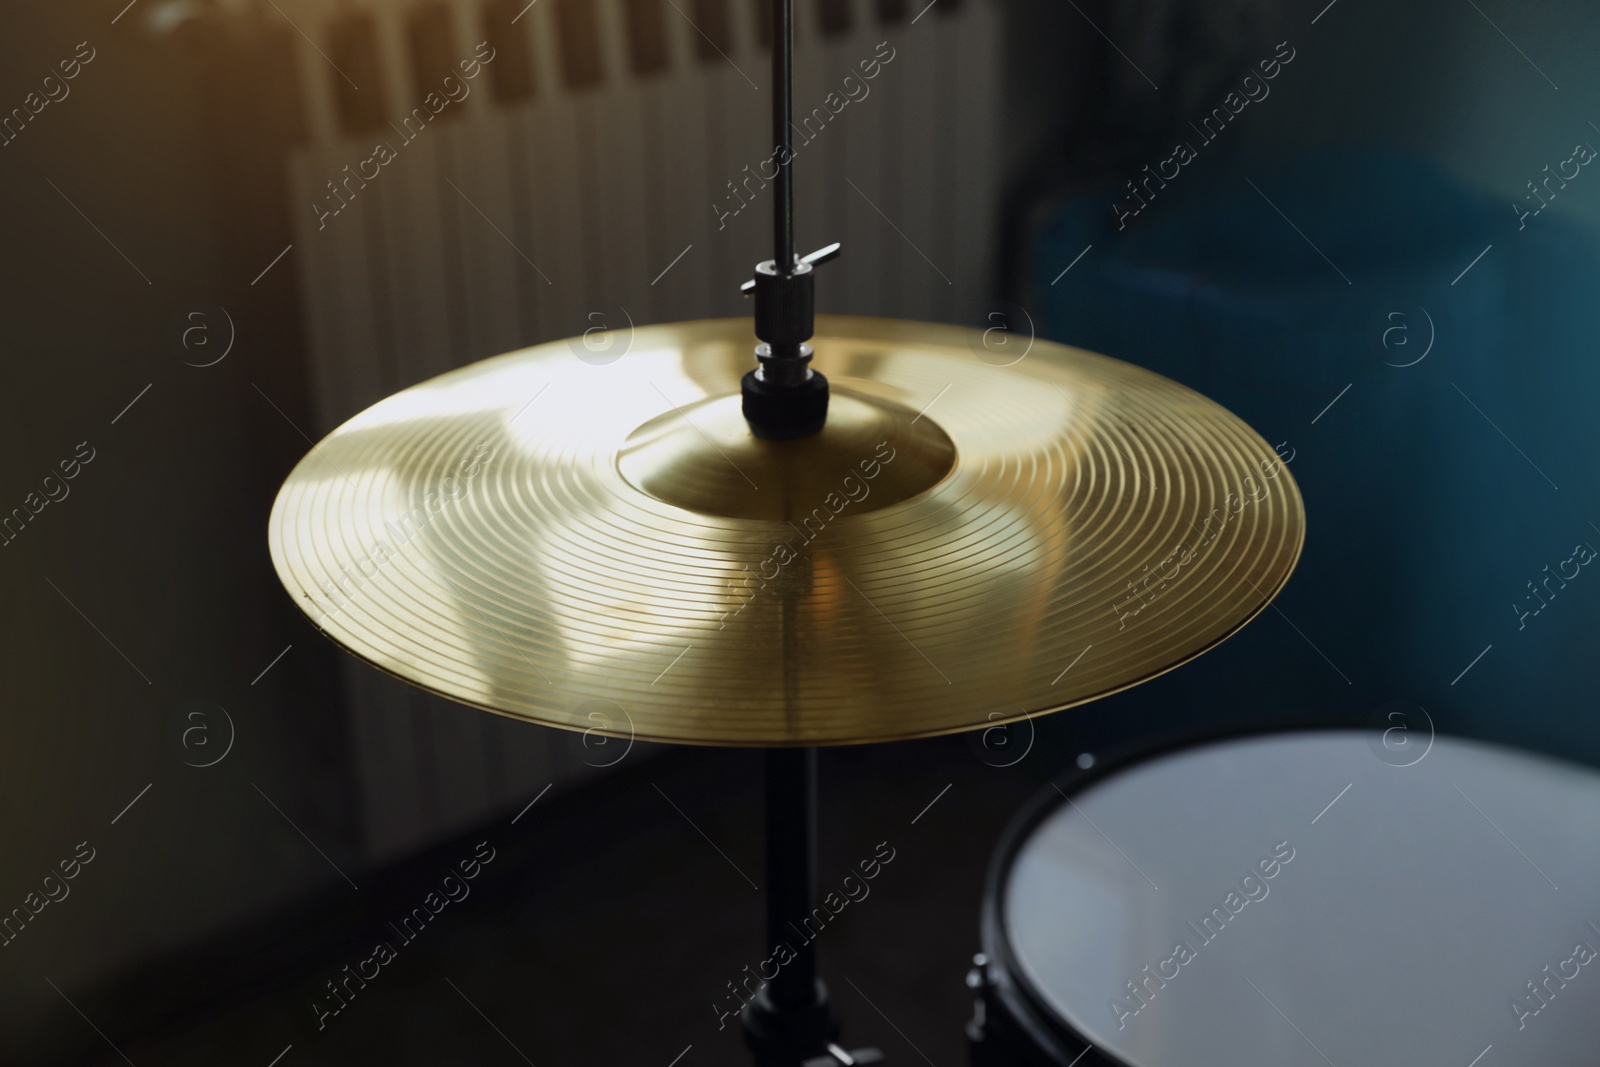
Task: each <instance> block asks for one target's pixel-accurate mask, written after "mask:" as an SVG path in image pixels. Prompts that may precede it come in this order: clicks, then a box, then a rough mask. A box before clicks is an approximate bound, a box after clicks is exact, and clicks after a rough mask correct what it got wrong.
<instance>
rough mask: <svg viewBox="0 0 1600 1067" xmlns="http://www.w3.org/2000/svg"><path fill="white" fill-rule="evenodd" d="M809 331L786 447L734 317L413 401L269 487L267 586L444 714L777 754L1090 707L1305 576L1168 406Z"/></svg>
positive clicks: (1193, 405) (1152, 395)
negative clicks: (824, 391) (771, 432)
mask: <svg viewBox="0 0 1600 1067" xmlns="http://www.w3.org/2000/svg"><path fill="white" fill-rule="evenodd" d="M818 334H819V336H818V337H817V338H815V339H814V340H813V342H812V344H813V346H814V347H815V349H816V359H815V363H814V366H816V367H817V369H819V370H821V371H822V372H823V373H825V374H826V375H827V376H828V379H829V381H830V382H831V384H832V389H833V399H832V406H831V407H830V410H829V418H828V422H827V425H826V427H825V428H824V430H823V431H822V432H821V433H820V434H817V435H815V436H813V437H809V438H802V439H799V440H793V441H781V442H774V441H763V440H760V439H757V438H755V437H754V436H752V435H751V434H750V432H749V430H748V428H747V427H746V426H745V423H744V421H743V418H742V416H741V415H740V406H739V377H740V375H741V374H743V373H744V372H745V371H746V370H747V369H748V368H749V367H750V366H751V365H752V360H751V354H750V353H751V349H752V345H753V343H754V337H753V335H752V334H751V327H750V323H749V321H748V320H747V319H728V320H715V321H706V322H693V323H684V324H676V325H668V326H655V327H648V328H641V329H638V330H636V331H634V333H633V334H632V343H631V349H630V350H629V351H628V352H627V354H626V355H625V356H623V357H622V358H621V359H618V360H616V361H615V362H612V363H610V364H608V365H604V366H600V365H594V364H593V363H591V362H586V361H584V360H581V359H579V358H577V357H576V356H575V355H574V352H575V351H579V350H581V348H577V349H575V348H574V347H573V346H571V345H569V344H568V343H565V342H557V343H553V344H546V345H540V346H537V347H534V348H528V349H524V350H522V351H519V352H512V353H508V354H506V355H502V356H497V357H495V358H493V359H487V360H484V361H482V362H479V363H475V364H472V365H470V366H466V367H462V368H460V369H458V370H455V371H451V372H450V373H448V374H444V375H441V376H439V377H438V378H434V379H433V380H431V381H427V382H423V383H422V384H420V385H417V386H413V387H412V388H410V389H406V390H404V391H403V392H400V393H397V394H396V395H394V396H392V397H389V398H388V399H386V400H384V401H382V402H380V403H378V404H375V405H374V406H373V407H371V408H369V409H367V410H366V411H364V412H362V413H361V414H360V415H357V416H356V417H355V418H353V419H351V420H350V421H349V422H347V423H345V424H344V425H343V426H341V427H339V428H338V429H337V430H335V431H334V432H333V433H331V434H329V435H328V436H327V437H326V438H325V439H323V440H322V442H320V443H319V444H318V445H317V446H316V447H315V448H314V449H313V450H312V452H311V453H310V454H308V455H307V456H306V457H305V458H304V459H303V460H302V461H301V462H300V464H299V465H298V466H297V467H296V468H295V469H294V471H293V472H292V473H291V474H290V475H289V477H288V479H287V480H286V481H285V483H284V485H283V488H282V490H281V491H280V492H279V494H278V498H277V501H276V503H275V504H274V507H273V510H272V519H271V527H270V535H269V536H270V544H271V550H272V560H273V564H274V566H275V567H276V568H277V571H278V575H279V577H280V578H281V579H282V581H283V583H284V585H285V586H286V587H287V588H288V590H289V591H290V593H291V594H292V595H293V596H294V598H295V601H296V603H298V604H299V605H300V607H301V608H302V609H303V610H304V611H305V612H306V613H307V615H309V616H310V617H311V618H312V619H313V620H314V621H315V622H316V623H317V625H318V627H319V628H320V629H321V630H322V631H323V632H324V633H326V634H327V635H328V636H329V637H331V638H332V639H333V640H334V641H336V642H337V643H338V644H340V645H341V646H343V647H344V648H345V649H347V650H348V651H350V652H351V653H353V654H354V655H356V656H358V657H360V658H361V659H363V660H365V661H367V662H368V663H371V664H372V665H374V666H376V667H378V668H380V669H382V670H384V671H387V672H388V673H390V674H392V675H395V676H396V677H398V678H401V679H402V680H404V681H406V682H409V683H411V684H412V685H415V686H418V687H420V688H422V689H425V690H428V691H430V692H434V693H438V694H440V695H442V696H446V697H449V698H450V699H452V700H456V701H459V702H461V703H463V704H468V705H471V706H473V707H477V708H482V709H484V710H487V711H493V712H497V713H500V714H503V715H509V716H512V717H515V718H519V719H526V720H528V721H530V722H537V723H542V724H544V725H547V726H558V727H562V728H565V729H573V730H591V729H592V730H595V731H596V732H599V733H605V734H610V735H614V736H633V737H637V738H639V739H641V740H650V741H668V742H680V743H691V744H705V745H744V746H783V745H834V744H852V743H861V742H871V741H888V740H895V739H900V738H910V737H923V736H929V735H933V734H941V733H949V732H954V731H961V730H971V729H974V728H978V727H986V726H992V725H996V724H1000V723H1003V722H1010V721H1013V720H1018V719H1021V718H1023V717H1024V716H1025V715H1033V714H1038V713H1041V712H1048V711H1056V710H1060V709H1062V708H1066V707H1070V706H1072V705H1074V704H1080V703H1083V702H1084V701H1088V700H1093V699H1095V698H1096V697H1101V696H1105V695H1107V694H1109V693H1113V692H1116V691H1118V690H1120V689H1124V688H1127V687H1128V686H1131V685H1134V684H1136V683H1138V682H1141V681H1144V680H1146V679H1149V678H1152V677H1154V676H1156V675H1158V674H1161V673H1163V672H1165V671H1167V670H1170V669H1172V668H1173V667H1176V666H1177V665H1179V664H1181V663H1183V662H1185V661H1186V660H1189V659H1191V658H1193V657H1195V656H1197V655H1199V654H1200V653H1201V652H1204V651H1205V650H1206V649H1208V648H1210V647H1212V646H1213V645H1215V644H1217V643H1218V642H1219V641H1221V640H1223V639H1224V638H1226V637H1227V636H1228V635H1230V634H1231V633H1233V632H1234V631H1235V630H1237V629H1238V628H1239V627H1240V626H1242V625H1244V623H1245V622H1247V621H1248V620H1249V619H1250V618H1252V617H1253V616H1254V615H1255V614H1256V613H1257V612H1259V611H1261V610H1262V609H1263V608H1264V607H1265V606H1266V604H1267V602H1268V601H1269V600H1271V598H1272V597H1273V596H1275V595H1276V594H1277V592H1278V591H1279V590H1280V589H1281V588H1282V587H1283V584H1284V583H1285V582H1286V581H1287V580H1288V578H1289V574H1290V572H1291V571H1293V569H1294V566H1295V563H1296V561H1297V560H1298V559H1299V555H1300V549H1301V544H1302V542H1303V540H1304V533H1305V511H1304V507H1303V505H1302V503H1301V500H1300V493H1299V490H1298V488H1297V487H1296V486H1295V483H1294V480H1293V478H1292V477H1291V476H1290V474H1289V473H1288V470H1287V468H1286V467H1284V466H1283V464H1282V463H1281V462H1280V458H1279V457H1278V456H1277V454H1276V453H1275V452H1274V450H1273V448H1272V447H1271V446H1270V445H1268V444H1267V443H1266V442H1265V441H1263V440H1262V439H1261V437H1260V436H1259V435H1257V434H1256V433H1255V432H1254V431H1253V430H1251V429H1250V427H1249V426H1247V425H1245V424H1244V423H1243V422H1242V421H1240V420H1239V419H1238V418H1237V417H1235V416H1234V415H1232V414H1231V413H1230V412H1228V411H1227V410H1225V409H1223V408H1222V407H1220V406H1219V405H1217V404H1215V403H1213V402H1211V401H1209V400H1207V399H1206V398H1205V397H1202V396H1200V395H1199V394H1197V393H1195V392H1193V391H1191V390H1189V389H1187V388H1185V387H1183V386H1180V385H1178V384H1176V383H1174V382H1172V381H1169V380H1167V379H1165V378H1162V377H1160V376H1158V375H1155V374H1152V373H1150V372H1148V371H1144V370H1141V369H1139V368H1137V367H1133V366H1130V365H1128V364H1125V363H1121V362H1118V361H1116V360H1112V359H1108V358H1106V357H1104V356H1099V355H1095V354H1093V353H1089V352H1084V351H1081V350H1078V349H1073V348H1067V347H1064V346H1061V345H1054V344H1047V343H1045V342H1035V343H1034V344H1033V345H1032V348H1031V350H1030V351H1029V352H1028V353H1027V354H1026V356H1025V358H1023V359H1021V360H1020V361H1018V362H1016V363H1014V364H1012V365H1010V366H1005V367H999V366H994V365H991V364H990V363H989V362H986V361H985V360H984V359H980V358H977V355H976V354H975V353H979V352H983V351H984V350H983V349H982V347H981V346H976V345H973V344H969V342H970V341H972V340H973V339H974V338H975V337H977V336H978V333H977V331H969V330H965V329H961V328H959V327H951V326H930V325H923V324H916V323H906V322H894V321H889V320H882V319H867V318H850V317H840V316H822V317H820V318H819V321H818ZM984 355H986V356H987V353H986V352H985V353H984Z"/></svg>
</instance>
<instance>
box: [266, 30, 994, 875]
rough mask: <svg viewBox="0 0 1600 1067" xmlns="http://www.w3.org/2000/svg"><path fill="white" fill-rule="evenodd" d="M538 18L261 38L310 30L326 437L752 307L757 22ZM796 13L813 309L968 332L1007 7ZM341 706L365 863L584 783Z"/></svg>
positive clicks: (313, 311) (316, 287)
mask: <svg viewBox="0 0 1600 1067" xmlns="http://www.w3.org/2000/svg"><path fill="white" fill-rule="evenodd" d="M524 2H525V0H517V2H506V0H455V2H449V3H446V2H441V0H420V2H417V0H412V2H402V0H347V2H343V3H339V4H332V3H327V2H325V0H320V2H319V0H276V2H275V7H276V8H277V9H279V10H278V12H277V13H273V12H272V11H271V10H268V11H267V12H266V13H265V14H264V15H262V16H260V17H265V18H269V19H270V18H275V17H279V16H280V15H281V16H282V17H285V18H288V19H289V20H290V21H292V22H293V23H294V24H295V27H296V28H297V29H298V30H299V31H300V34H301V35H303V36H297V39H298V40H300V41H301V42H302V44H301V47H300V48H299V53H298V67H299V69H298V72H297V74H298V81H299V84H300V86H301V91H302V95H303V100H304V103H305V106H306V108H307V119H308V125H309V128H310V130H311V142H310V144H309V145H308V146H307V147H305V148H304V149H302V150H301V151H299V152H297V153H296V154H295V155H294V156H293V158H291V159H290V161H289V164H288V165H289V168H290V173H289V178H290V180H289V188H290V190H291V193H290V195H291V198H292V203H291V209H292V217H293V218H294V219H295V220H296V221H295V232H294V235H293V241H294V251H293V254H294V255H295V256H296V257H297V262H298V265H299V271H300V278H301V282H302V287H303V289H302V292H303V300H304V308H305V318H306V321H307V323H308V329H309V333H310V337H309V342H310V351H311V359H312V383H313V392H314V396H315V401H316V411H317V417H318V420H319V423H320V425H319V427H318V430H319V432H326V431H327V430H329V429H331V428H332V427H334V426H335V425H337V424H338V423H340V422H342V421H343V420H345V419H347V418H349V417H350V416H351V415H353V414H355V413H356V412H358V411H360V410H361V409H362V408H364V407H366V406H368V405H369V404H371V403H373V402H374V401H377V400H378V399H380V398H382V397H383V396H386V395H388V394H389V393H392V392H394V391H396V390H398V389H401V388H403V387H405V386H407V385H411V384H413V383H415V382H418V381H421V380H423V379H424V378H428V377H430V376H432V375H435V374H438V373H440V372H442V371H445V370H448V369H450V368H451V367H455V366H459V365H461V364H463V363H466V362H469V361H471V360H476V359H480V358H482V357H485V356H488V355H492V354H494V353H497V352H503V351H506V350H508V349H513V348H518V347H521V346H524V345H528V344H532V343H536V342H540V341H547V340H553V339H557V338H562V337H569V336H573V335H577V334H581V333H582V332H583V331H584V330H585V329H587V328H589V327H590V326H593V325H597V324H599V323H601V322H604V323H605V324H606V325H608V326H610V327H613V328H615V327H619V326H622V325H624V322H623V315H624V312H623V309H625V311H626V315H627V317H630V318H631V319H632V321H633V322H634V323H636V324H638V325H644V324H646V323H651V322H662V321H670V320H677V319H694V318H704V317H713V316H722V315H742V314H748V312H749V306H748V304H746V303H745V302H744V301H743V300H742V299H741V298H740V296H739V294H738V286H739V284H740V283H741V282H742V281H743V280H744V279H745V278H746V277H748V276H749V274H750V271H751V268H752V266H753V265H754V263H755V262H756V261H757V260H759V259H766V258H769V257H770V256H771V254H772V253H771V237H770V235H771V203H772V199H771V198H772V191H771V188H770V185H769V186H768V187H767V188H766V189H765V190H763V189H761V184H762V183H761V181H760V177H759V174H760V170H761V166H760V165H761V164H762V162H763V160H764V159H766V158H767V156H768V155H769V153H770V152H771V150H772V146H771V144H770V143H769V141H770V134H769V131H768V126H769V125H770V119H769V115H770V106H771V97H770V94H769V79H770V75H769V60H768V53H767V50H766V48H765V46H764V45H763V43H762V37H763V36H764V33H763V25H764V24H763V21H762V9H763V8H766V7H769V6H770V4H769V3H768V2H767V0H536V2H534V3H532V4H529V5H528V6H526V7H524V6H523V3H524ZM925 5H926V6H925ZM796 6H797V9H798V10H797V17H798V20H799V25H798V27H797V32H796V82H795V111H796V123H797V125H802V124H803V123H804V122H805V119H806V118H807V117H808V116H809V117H810V122H809V124H806V125H803V130H802V134H801V135H800V136H797V138H796V141H797V144H798V145H799V150H798V154H797V156H796V163H795V168H796V182H797V204H796V214H797V219H798V226H799V234H798V240H799V243H800V245H801V250H802V251H809V250H810V249H812V248H815V247H819V246H821V245H823V244H826V243H827V242H829V241H832V240H840V241H843V242H844V255H843V257H842V258H841V259H839V260H838V261H836V262H834V263H833V264H830V265H829V266H828V267H826V268H824V270H823V272H822V273H821V274H820V275H819V280H818V285H817V300H818V307H819V309H820V310H824V311H836V312H847V313H855V314H873V315H885V316H894V317H902V318H914V319H930V320H937V321H954V322H968V323H976V322H978V321H979V318H980V317H981V314H982V309H983V307H984V306H985V305H986V303H987V300H988V298H989V296H990V295H991V289H992V282H991V278H992V274H993V271H992V265H993V260H994V253H995V248H994V235H995V234H996V233H997V231H998V221H999V193H1000V189H999V184H1000V179H999V172H1000V166H999V156H1000V146H999V144H998V134H997V130H998V127H999V123H1000V113H999V109H1000V104H1001V85H1000V77H1001V73H1000V62H1001V56H1000V47H1001V26H1000V12H999V10H998V8H997V6H995V4H994V2H993V0H937V2H936V3H934V4H931V5H928V4H927V0H798V2H797V5H796ZM588 31H592V33H591V32H588ZM483 41H488V42H490V47H491V48H493V49H494V52H493V56H494V58H493V59H491V60H490V61H489V62H488V63H487V64H485V65H483V67H482V68H481V70H480V71H479V72H478V73H477V76H476V77H475V78H472V79H471V80H466V79H463V78H462V77H461V74H460V69H459V68H457V74H456V78H457V82H456V87H454V88H451V89H450V91H451V92H452V93H455V94H456V95H458V96H459V95H460V93H461V92H462V91H463V90H462V88H461V86H463V85H464V86H465V87H466V95H465V96H464V97H462V98H461V99H460V100H459V101H455V100H452V101H451V102H449V103H447V104H445V105H444V106H443V108H442V109H441V110H440V111H439V113H438V115H437V117H430V118H429V120H428V121H427V122H426V123H424V122H423V121H422V120H421V119H420V118H417V117H413V119H412V122H411V125H410V127H406V126H405V120H406V117H407V116H409V115H413V109H416V108H422V109H424V110H423V114H425V115H431V112H429V111H428V110H427V108H428V99H427V98H428V94H429V93H430V92H438V93H439V94H440V96H439V97H436V98H434V100H433V105H434V106H435V107H437V106H438V102H439V100H440V99H447V100H448V99H449V97H446V96H445V83H444V78H445V76H446V74H448V73H449V72H450V71H449V68H451V67H452V66H454V65H455V64H457V63H458V61H461V60H469V59H471V58H473V57H474V53H475V49H476V46H477V45H478V44H479V42H483ZM884 42H887V44H886V45H884V44H883V43H884ZM483 54H485V55H487V54H488V52H487V50H485V51H484V53H483ZM891 55H892V58H888V59H887V61H886V62H885V61H884V60H885V57H889V56H891ZM873 62H876V63H878V67H877V68H876V72H875V77H872V78H871V79H870V80H868V79H866V78H865V77H864V72H863V68H862V64H863V63H866V64H868V66H867V68H866V69H867V71H872V70H873V69H874V68H873V67H872V66H871V64H872V63H873ZM467 69H468V70H470V69H471V67H470V65H469V67H468V68H467ZM847 76H852V80H851V81H849V82H847V81H846V78H847ZM830 93H833V94H837V95H834V96H832V97H830ZM841 101H843V104H842V106H841V103H840V102H841ZM419 129H420V132H413V131H416V130H419ZM408 138H410V139H409V140H408ZM379 142H384V143H386V144H387V145H388V146H389V147H390V149H391V150H392V152H393V158H392V159H390V160H389V161H388V162H386V163H385V162H382V161H381V160H378V159H375V158H374V149H375V146H376V145H377V143H379ZM366 161H371V162H366ZM347 167H348V168H349V170H346V168H347ZM747 168H748V169H747ZM767 173H768V174H770V173H771V171H770V169H769V170H768V171H767ZM374 175H375V176H374ZM352 176H354V177H352ZM330 182H331V183H333V186H335V187H337V190H336V191H335V190H334V189H331V188H330V185H329V183H330ZM735 187H737V192H735ZM736 196H737V197H738V198H739V199H736ZM744 201H753V202H751V203H750V206H748V207H744V208H741V209H740V210H738V211H737V213H733V211H732V209H733V208H736V207H739V205H740V204H741V203H742V202H744ZM319 205H320V206H319ZM335 209H337V213H334V211H335ZM680 257H681V258H680ZM674 261H676V262H674ZM669 265H671V266H670V269H668V267H669ZM663 272H665V273H663ZM595 316H600V317H599V318H596V317H595ZM348 687H349V693H350V697H351V699H350V705H351V714H352V715H353V717H354V721H353V724H352V736H353V738H354V743H355V749H356V756H357V760H358V765H359V774H360V776H361V788H362V791H363V795H364V810H363V815H362V820H363V837H364V840H365V842H366V851H367V854H368V856H369V857H370V858H382V857H385V856H389V855H393V854H395V853H397V852H399V851H404V850H409V849H411V848H415V847H417V846H420V845H423V844H426V843H428V842H430V841H432V840H434V839H437V838H438V837H439V836H441V835H443V834H445V833H448V832H450V831H452V830H459V829H462V828H465V827H466V826H468V825H470V824H471V823H473V822H474V821H475V820H478V819H481V818H482V817H483V816H484V815H486V814H488V813H489V812H490V811H492V810H495V809H499V808H504V807H505V806H507V805H510V804H513V803H515V802H516V800H517V798H521V797H530V796H532V795H533V794H534V793H536V792H537V791H538V790H539V789H542V788H543V787H544V786H545V785H546V784H547V783H549V782H552V781H554V782H557V783H560V782H563V781H570V780H573V779H575V778H577V777H580V776H582V775H584V774H588V773H591V772H589V771H588V770H587V769H586V768H585V767H584V765H583V761H582V759H581V756H582V754H583V752H584V749H583V748H582V747H581V746H580V744H579V742H578V739H577V738H576V737H575V736H574V735H564V734H559V733H558V732H556V731H551V730H540V729H535V728H533V727H529V726H526V725H523V724H518V723H513V722H510V721H507V720H503V719H500V718H498V717H495V716H490V715H484V714H482V713H479V712H476V711H468V710H465V709H461V708H457V707H454V706H451V705H447V704H446V703H445V702H443V701H440V700H437V699H435V698H432V697H428V696H426V695H423V694H420V693H414V692H412V691H410V690H409V689H407V688H406V687H404V686H403V685H401V684H400V683H397V682H394V681H392V680H390V679H388V678H386V677H384V676H382V675H380V674H379V673H378V672H376V671H373V670H370V669H367V668H364V667H361V666H358V665H356V664H355V663H354V662H351V664H350V665H349V668H348ZM615 751H616V749H615V745H613V748H612V752H611V754H609V755H608V754H606V753H605V752H603V751H599V750H594V749H591V750H590V762H592V763H599V762H605V761H606V760H609V759H610V758H612V756H613V755H614V753H615ZM629 758H630V759H638V758H640V750H637V749H636V750H635V752H634V754H633V755H632V756H630V757H629Z"/></svg>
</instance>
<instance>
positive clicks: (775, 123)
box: [772, 0, 794, 275]
mask: <svg viewBox="0 0 1600 1067" xmlns="http://www.w3.org/2000/svg"><path fill="white" fill-rule="evenodd" d="M793 117H794V0H772V143H773V146H774V147H773V152H774V153H775V154H776V155H777V164H778V176H777V178H776V180H775V181H774V182H773V187H774V190H775V193H776V196H777V204H776V210H774V211H773V213H772V231H773V249H774V252H773V256H772V262H773V264H774V265H776V266H777V268H778V273H780V274H786V275H787V274H793V273H794V138H793V133H792V129H791V125H792V122H793Z"/></svg>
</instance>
